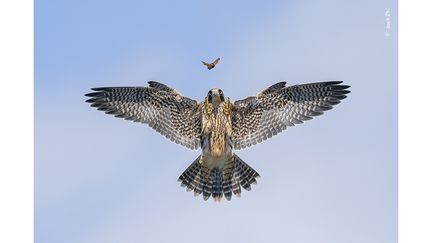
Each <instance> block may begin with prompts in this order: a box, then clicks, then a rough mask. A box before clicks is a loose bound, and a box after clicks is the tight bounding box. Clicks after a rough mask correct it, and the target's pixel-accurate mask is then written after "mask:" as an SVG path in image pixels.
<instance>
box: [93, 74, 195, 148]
mask: <svg viewBox="0 0 432 243" xmlns="http://www.w3.org/2000/svg"><path fill="white" fill-rule="evenodd" d="M92 90H94V91H95V92H93V93H89V94H86V96H89V97H92V98H91V99H89V100H87V102H89V103H91V106H93V107H97V109H98V110H101V111H104V112H105V113H107V114H112V115H115V116H116V117H120V118H124V119H126V120H131V121H134V122H141V123H146V124H148V125H149V126H150V127H152V128H153V129H155V130H156V131H158V132H159V133H160V134H162V135H164V136H165V137H167V138H168V139H170V140H171V141H173V142H175V143H178V144H181V145H183V146H186V147H188V148H190V149H197V148H198V147H199V143H200V139H199V138H200V133H201V116H200V110H199V104H198V103H197V101H195V100H192V99H189V98H187V97H184V96H182V95H181V94H180V93H179V92H177V91H176V90H175V89H173V88H170V87H168V86H166V85H164V84H161V83H158V82H154V81H150V82H149V87H103V88H94V89H92Z"/></svg>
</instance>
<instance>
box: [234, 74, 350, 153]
mask: <svg viewBox="0 0 432 243" xmlns="http://www.w3.org/2000/svg"><path fill="white" fill-rule="evenodd" d="M341 83H342V81H329V82H319V83H309V84H302V85H294V86H289V87H286V86H285V84H286V82H280V83H277V84H275V85H273V86H270V87H269V88H267V89H265V90H264V91H262V92H261V93H259V94H258V95H256V96H251V97H248V98H246V99H244V100H238V101H236V102H234V107H233V115H232V127H233V128H232V131H233V134H232V140H233V145H234V149H243V148H246V147H249V146H252V145H254V144H257V143H260V142H262V141H263V140H266V139H268V138H270V137H272V136H274V135H276V134H278V133H280V132H282V131H283V130H285V129H286V128H287V127H290V126H294V125H296V124H300V123H303V121H307V120H310V119H312V118H313V117H314V116H318V115H321V114H323V112H324V111H326V110H330V109H332V108H333V106H334V105H336V104H338V103H340V100H342V99H345V98H346V94H348V93H349V92H350V91H349V90H347V89H348V88H349V87H350V86H347V85H341Z"/></svg>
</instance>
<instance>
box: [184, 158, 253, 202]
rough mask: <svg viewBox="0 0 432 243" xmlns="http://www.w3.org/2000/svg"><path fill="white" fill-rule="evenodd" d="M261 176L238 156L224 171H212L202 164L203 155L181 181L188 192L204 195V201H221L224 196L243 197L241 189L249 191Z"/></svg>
mask: <svg viewBox="0 0 432 243" xmlns="http://www.w3.org/2000/svg"><path fill="white" fill-rule="evenodd" d="M256 178H259V174H258V173H257V172H256V171H255V170H254V169H252V167H250V166H249V165H248V164H246V163H245V162H244V161H243V160H242V159H240V158H239V157H238V156H237V155H236V154H234V156H233V161H232V162H231V163H228V164H227V165H226V166H225V167H224V168H223V169H222V170H221V169H218V168H214V169H212V170H211V171H210V170H209V169H208V168H207V167H206V166H203V165H202V163H201V155H200V156H198V158H196V159H195V161H194V162H193V163H192V164H191V165H190V166H189V167H188V168H187V169H186V170H185V171H184V172H183V174H181V176H180V177H179V179H178V180H179V181H180V182H181V186H183V187H186V190H187V191H193V192H194V195H195V196H198V195H200V194H201V193H202V194H203V198H204V200H207V199H209V197H210V196H212V197H213V199H214V200H215V201H220V200H221V199H222V197H223V196H225V198H226V199H227V200H231V196H232V194H233V193H234V195H236V196H239V197H240V195H241V187H243V188H244V189H246V190H247V191H249V190H250V189H251V185H252V184H256V183H257V181H256Z"/></svg>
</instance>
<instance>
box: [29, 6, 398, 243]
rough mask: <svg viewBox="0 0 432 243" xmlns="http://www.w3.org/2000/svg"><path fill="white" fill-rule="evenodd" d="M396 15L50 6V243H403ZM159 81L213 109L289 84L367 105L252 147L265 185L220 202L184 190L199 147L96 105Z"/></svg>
mask: <svg viewBox="0 0 432 243" xmlns="http://www.w3.org/2000/svg"><path fill="white" fill-rule="evenodd" d="M388 7H389V8H390V9H391V15H392V16H391V29H390V33H391V36H390V37H386V36H385V31H386V30H385V25H386V20H385V9H386V8H388ZM396 15H397V6H396V1H393V0H392V1H376V0H375V1H372V0H366V1H346V0H345V1H343V0H326V1H324V0H323V1H307V3H306V1H272V3H271V4H270V3H268V2H267V3H265V2H263V1H214V2H211V1H205V2H204V1H176V2H175V1H152V2H150V1H99V0H95V1H79V0H75V1H48V0H39V1H36V3H35V80H36V81H35V82H36V83H35V92H36V94H35V111H36V115H35V131H36V138H35V146H36V152H35V153H36V166H35V173H36V175H35V176H36V177H35V193H36V195H35V238H36V242H38V243H58V242H62V243H69V242H70V243H74V242H79V243H81V242H83V243H95V242H97V243H99V242H100V243H115V242H173V241H176V242H189V243H192V242H203V241H205V242H208V243H213V242H215V243H216V242H221V241H224V242H249V243H255V242H294V243H317V242H320V243H346V242H350V243H364V242H368V243H391V242H396V237H397V222H396V219H397V201H396V198H397V85H396V84H397V62H396V57H397V52H396V50H397V40H396V36H397V30H396V26H397V22H396ZM216 57H221V62H220V64H219V65H218V66H217V67H216V68H215V69H213V70H211V71H208V70H207V69H205V68H204V66H202V64H201V63H200V61H201V60H211V59H214V58H216ZM147 80H158V81H160V82H163V83H166V84H168V85H170V86H173V87H175V88H176V89H178V90H179V91H180V92H182V93H183V94H184V95H186V96H189V97H190V98H194V99H200V100H201V99H202V98H203V97H204V96H205V94H206V93H207V91H208V90H209V89H210V88H213V87H219V88H221V89H223V90H224V93H225V94H226V95H227V96H229V97H231V100H236V99H241V98H244V97H246V96H249V95H253V94H256V93H257V92H259V91H260V90H262V89H264V88H266V87H267V86H269V85H271V84H273V83H275V82H278V81H282V80H284V81H287V82H288V83H289V84H297V83H303V82H312V81H320V80H344V81H345V82H346V83H347V84H349V85H351V86H352V88H351V91H352V93H351V94H350V95H349V98H348V99H346V100H344V102H342V104H341V105H338V106H337V107H336V108H335V109H334V110H331V111H329V112H327V113H326V114H325V115H324V116H321V117H318V118H317V119H314V120H312V121H309V122H307V123H306V124H303V125H300V126H297V127H295V128H290V129H288V130H287V131H285V132H283V133H282V134H279V135H278V136H276V137H274V138H272V139H271V140H268V141H266V142H264V143H262V144H259V145H256V146H254V147H252V148H249V149H246V150H241V151H237V154H238V155H239V156H240V157H241V158H242V159H244V160H245V161H246V162H247V163H248V164H249V165H251V166H252V167H253V168H255V169H256V170H257V171H258V172H259V173H260V175H261V179H260V180H259V181H258V184H257V185H255V186H254V187H253V188H252V191H250V192H244V193H243V194H242V197H241V198H233V200H231V201H230V202H226V201H222V203H219V204H217V203H214V202H213V201H211V200H209V201H203V200H202V198H201V197H199V198H195V197H193V194H192V193H190V192H186V191H185V190H184V188H181V187H180V185H179V183H178V182H177V178H178V176H179V175H180V174H181V173H182V172H183V171H184V169H185V168H186V167H187V166H188V165H189V164H190V163H191V162H192V161H193V160H194V159H195V158H196V157H197V156H198V154H199V151H191V150H187V149H185V148H183V147H180V146H179V145H176V144H174V143H172V142H170V141H169V140H166V139H165V138H164V137H162V136H160V135H159V134H158V133H156V132H154V131H153V130H151V129H150V128H148V127H147V126H146V125H142V124H136V123H132V122H128V121H124V120H122V119H118V118H114V117H111V116H108V115H105V114H103V113H101V112H98V111H96V110H95V109H93V108H90V107H89V105H88V104H87V103H85V102H84V100H85V97H84V96H83V95H84V94H85V93H87V92H89V91H90V88H92V87H97V86H122V85H124V86H129V85H146V81H147Z"/></svg>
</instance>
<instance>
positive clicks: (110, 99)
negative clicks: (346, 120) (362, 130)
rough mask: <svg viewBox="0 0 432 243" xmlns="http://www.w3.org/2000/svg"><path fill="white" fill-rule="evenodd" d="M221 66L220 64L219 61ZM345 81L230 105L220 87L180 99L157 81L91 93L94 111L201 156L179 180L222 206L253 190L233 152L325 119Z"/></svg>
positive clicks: (251, 177) (266, 93)
mask: <svg viewBox="0 0 432 243" xmlns="http://www.w3.org/2000/svg"><path fill="white" fill-rule="evenodd" d="M216 63H217V62H216ZM341 83H342V81H327V82H318V83H308V84H301V85H294V86H286V82H279V83H277V84H274V85H272V86H270V87H268V88H267V89H265V90H263V91H262V92H260V93H258V94H257V95H256V96H250V97H248V98H245V99H243V100H238V101H235V102H234V103H231V101H230V99H229V98H227V97H225V95H224V93H223V91H222V90H221V89H218V88H215V89H211V90H210V91H209V92H208V94H207V96H206V97H205V98H204V100H203V101H201V102H198V101H196V100H193V99H190V98H187V97H185V96H182V95H181V94H180V93H179V92H178V91H177V90H175V89H173V88H170V87H168V86H166V85H164V84H161V83H158V82H156V81H150V82H149V86H148V87H101V88H93V89H92V90H93V91H95V92H92V93H88V94H86V96H88V97H91V98H90V99H88V100H87V102H89V103H91V106H92V107H96V108H97V109H98V110H102V111H104V112H105V113H107V114H112V115H114V116H115V117H119V118H124V119H126V120H132V121H134V122H141V123H145V124H148V125H149V126H150V127H151V128H153V129H155V130H156V131H157V132H159V133H161V134H162V135H164V136H165V137H167V138H168V139H170V140H171V141H174V142H175V143H178V144H180V145H183V146H185V147H187V148H190V149H199V148H201V154H200V155H199V156H198V158H196V159H195V161H194V162H193V163H192V164H191V165H190V166H189V167H188V168H187V169H186V170H185V171H184V172H183V173H182V174H181V175H180V177H179V178H178V181H179V182H181V186H182V187H186V190H187V191H192V192H193V193H194V195H195V196H198V195H200V194H202V195H203V198H204V200H207V199H209V198H210V196H211V197H212V198H213V199H214V201H216V202H219V201H220V200H221V199H222V198H223V197H225V198H226V199H227V200H228V201H229V200H231V197H232V195H233V194H234V195H236V196H238V197H240V195H241V188H243V189H245V190H247V191H249V190H251V185H254V184H256V183H257V179H258V178H260V175H259V174H258V172H256V171H255V170H254V169H253V168H252V167H250V166H249V165H248V164H246V162H244V161H243V160H242V159H240V158H239V157H238V156H237V155H236V154H235V153H234V152H233V150H240V149H243V148H246V147H249V146H252V145H255V144H257V143H260V142H262V141H264V140H267V139H268V138H271V137H272V136H274V135H276V134H278V133H280V132H282V131H283V130H285V129H287V128H288V127H291V126H295V125H296V124H300V123H303V122H304V121H307V120H311V119H312V118H313V117H314V116H318V115H322V114H323V113H324V112H325V111H327V110H330V109H332V108H333V106H335V105H337V104H339V103H340V101H341V100H343V99H345V98H346V97H347V96H346V95H347V94H348V93H350V91H349V90H348V88H349V87H350V86H348V85H341Z"/></svg>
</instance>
